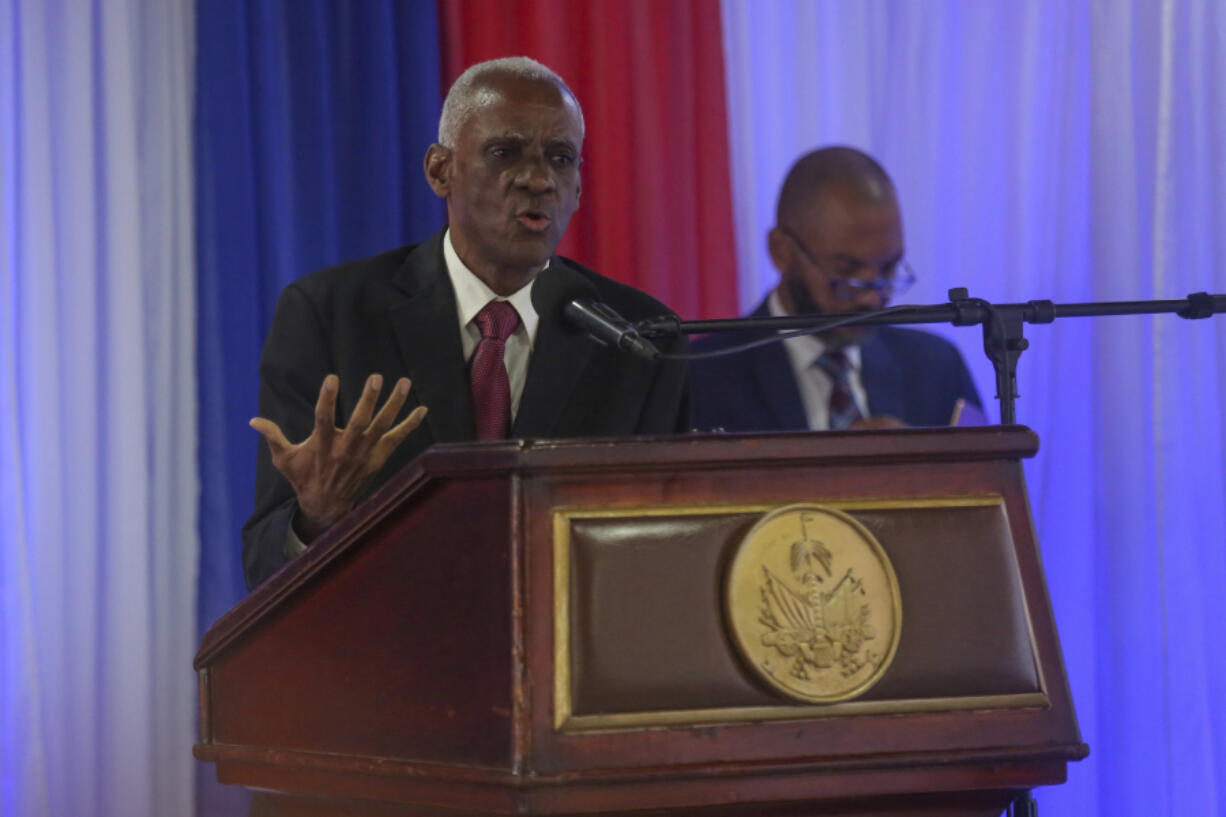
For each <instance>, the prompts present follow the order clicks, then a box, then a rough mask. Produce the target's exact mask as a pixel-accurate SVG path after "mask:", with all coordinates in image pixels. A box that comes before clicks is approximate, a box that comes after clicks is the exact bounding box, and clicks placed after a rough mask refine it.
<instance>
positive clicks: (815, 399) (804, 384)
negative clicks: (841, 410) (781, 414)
mask: <svg viewBox="0 0 1226 817" xmlns="http://www.w3.org/2000/svg"><path fill="white" fill-rule="evenodd" d="M766 307H767V309H769V310H770V314H771V317H775V318H780V317H785V316H787V315H788V313H787V312H784V311H783V304H782V303H781V302H780V300H779V290H778V289H776V290H774V291H773V292H771V294H770V297H769V298H768V299H767V300H766ZM783 348H784V349H785V350H786V351H787V353H788V360H789V361H790V362H791V364H792V373H793V374H794V375H795V376H796V385H797V387H798V388H799V389H800V401H801V403H803V404H804V408H805V417H806V418H807V419H808V421H809V428H811V429H812V430H814V431H827V430H829V429H830V391H831V389H832V388H833V383H831V381H830V375H828V374H826V372H825V370H823V369H822V367H821V366H818V365H817V359H818V358H819V357H821V356H822V352H824V351H826V344H825V343H823V342H822V341H821V339H820V338H818V337H817V336H816V335H799V336H797V337H792V338H787V339H786V340H784V341H783ZM843 352H844V354H846V355H847V367H848V372H847V375H848V378H847V379H848V384H849V385H850V386H851V396H852V399H853V400H855V402H856V408H858V409H859V410H860V414H861V416H863V417H869V416H871V415H870V414H869V410H868V394H867V393H866V392H865V391H864V384H863V383H862V382H861V380H860V347H859V346H845V347H843Z"/></svg>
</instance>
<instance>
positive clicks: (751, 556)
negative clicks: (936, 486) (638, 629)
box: [727, 505, 902, 702]
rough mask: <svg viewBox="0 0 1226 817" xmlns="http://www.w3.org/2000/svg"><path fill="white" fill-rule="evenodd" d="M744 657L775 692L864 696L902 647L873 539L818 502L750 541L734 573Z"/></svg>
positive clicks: (810, 697)
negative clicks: (899, 646) (897, 650)
mask: <svg viewBox="0 0 1226 817" xmlns="http://www.w3.org/2000/svg"><path fill="white" fill-rule="evenodd" d="M727 605H728V620H729V623H730V625H731V629H732V632H733V636H734V639H733V640H734V641H735V642H736V644H737V646H738V648H739V649H740V652H741V654H742V656H743V657H744V658H745V660H746V662H747V663H748V664H749V665H750V666H751V667H752V668H753V669H754V670H755V671H756V672H757V674H758V675H759V676H760V677H761V678H762V679H763V680H764V681H766V683H768V684H769V685H770V686H772V687H774V688H775V689H777V690H779V691H780V692H783V693H785V694H787V695H789V696H791V697H793V698H798V699H800V700H804V701H811V702H833V701H841V700H847V699H849V698H854V697H856V696H858V695H860V694H862V693H863V692H864V691H865V690H867V689H868V688H869V687H870V686H872V685H873V684H874V683H876V681H877V680H878V679H879V678H880V677H881V675H882V674H883V673H884V672H885V669H886V668H887V667H888V666H889V663H890V661H891V660H892V659H893V657H894V652H895V650H896V649H897V646H898V636H899V632H900V629H901V628H900V624H901V617H902V608H901V602H900V598H899V592H898V581H897V579H896V578H895V576H894V570H893V567H892V566H891V565H890V562H889V559H888V557H887V556H886V553H885V551H884V550H883V549H882V547H881V545H880V544H879V543H878V542H877V540H876V539H875V538H874V537H873V535H872V534H871V533H870V532H869V531H868V530H867V529H865V528H864V526H863V525H861V524H860V523H858V522H857V521H856V520H854V519H852V518H851V517H849V516H847V515H846V514H843V513H841V512H839V511H836V510H834V509H831V508H826V507H823V506H820V505H790V506H787V507H785V508H779V509H777V510H775V511H772V512H771V513H768V514H767V515H766V516H764V517H763V518H762V519H761V520H760V521H759V522H758V523H757V524H756V525H754V527H753V529H751V530H750V532H749V533H748V535H746V537H745V540H744V541H743V542H742V543H741V547H740V549H739V550H738V552H737V554H736V556H735V558H734V559H733V561H732V564H731V567H730V569H729V572H728V593H727Z"/></svg>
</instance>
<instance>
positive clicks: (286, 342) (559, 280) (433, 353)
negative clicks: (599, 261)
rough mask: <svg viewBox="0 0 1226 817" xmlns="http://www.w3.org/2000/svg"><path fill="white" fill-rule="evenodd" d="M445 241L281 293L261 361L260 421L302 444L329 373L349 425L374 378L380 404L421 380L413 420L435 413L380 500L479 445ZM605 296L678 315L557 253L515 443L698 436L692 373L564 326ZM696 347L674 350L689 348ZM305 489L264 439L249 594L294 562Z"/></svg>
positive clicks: (541, 295) (388, 470)
mask: <svg viewBox="0 0 1226 817" xmlns="http://www.w3.org/2000/svg"><path fill="white" fill-rule="evenodd" d="M442 237H443V233H442V231H440V232H438V233H436V234H435V235H434V236H433V237H432V238H430V240H429V241H427V242H425V243H424V244H419V245H417V246H414V247H402V248H400V249H397V250H392V251H390V252H387V253H383V254H381V255H377V256H374V257H373V258H368V259H364V260H361V261H355V262H352V263H348V264H342V265H340V266H337V267H331V268H329V269H325V270H321V271H319V272H316V273H313V274H311V275H308V276H306V277H304V278H301V279H299V280H298V281H295V282H294V283H292V284H290V285H289V286H288V287H286V288H285V290H284V291H283V292H282V294H281V298H280V300H279V301H278V302H277V309H276V313H275V316H274V317H273V323H272V327H271V329H270V330H269V334H268V339H267V340H266V341H265V343H264V351H263V354H262V356H261V358H260V416H262V417H266V418H268V419H270V420H273V421H275V422H276V423H278V424H279V425H280V426H281V429H282V430H283V431H284V432H285V435H286V436H287V437H288V438H289V439H290V440H291V441H293V442H298V441H300V440H303V439H305V438H306V437H307V436H309V435H310V433H311V429H312V427H313V425H314V413H315V412H314V406H315V401H316V398H317V397H318V394H319V388H320V384H321V383H322V382H323V379H324V377H325V376H326V375H327V374H328V373H330V372H335V373H336V374H337V375H338V376H339V377H340V393H339V395H338V399H337V424H338V425H342V426H343V425H344V424H346V423H347V422H348V418H349V416H350V414H351V413H352V412H353V409H354V406H355V405H356V403H357V400H358V398H359V397H360V396H361V392H362V387H363V385H364V384H365V381H366V378H367V376H368V375H370V374H373V373H376V372H377V373H380V374H382V375H383V394H382V395H381V397H380V400H379V404H380V405H382V403H383V401H384V400H386V399H387V396H388V395H389V394H390V393H391V388H392V386H393V385H394V384H395V382H396V380H397V379H398V378H400V377H402V376H403V377H408V378H410V379H411V380H412V381H413V387H412V391H411V392H410V395H409V399H408V401H407V403H406V405H405V407H404V409H403V410H402V412H401V418H403V417H404V416H405V415H407V413H408V412H409V411H411V410H412V409H413V408H414V407H415V406H417V405H419V404H425V405H426V406H428V407H429V409H430V411H429V413H428V414H427V415H426V419H425V422H424V423H423V425H422V427H421V428H418V429H417V430H416V431H414V432H413V433H412V434H411V435H410V436H409V438H408V439H407V440H406V441H405V442H404V443H403V444H402V445H401V446H400V448H398V449H397V450H396V452H395V453H394V454H393V455H392V456H391V458H390V459H389V460H388V462H387V464H386V465H385V466H384V468H383V469H382V470H381V471H380V472H379V474H378V475H376V478H375V480H374V481H373V484H372V486H371V489H370V490H372V491H373V490H374V489H375V488H376V487H378V486H379V485H380V484H382V483H383V482H385V481H386V480H387V479H388V478H389V477H390V476H391V475H392V474H394V473H396V472H397V471H398V470H400V469H401V468H402V467H403V466H404V465H405V464H407V463H408V462H409V461H410V460H411V459H413V458H414V457H415V456H417V454H419V453H421V451H423V450H424V449H425V448H426V447H427V446H429V445H430V444H431V443H434V442H460V441H467V440H472V439H474V437H475V432H474V425H473V405H472V397H471V392H470V388H469V381H468V371H467V368H466V366H465V363H464V359H463V352H462V347H461V345H460V333H459V327H458V326H457V324H456V321H457V318H456V303H455V293H454V291H453V289H452V286H451V281H450V279H449V277H448V275H447V270H446V266H445V264H444V261H443V242H442ZM584 296H586V297H592V298H596V299H598V300H601V301H603V302H605V303H607V304H609V305H610V306H611V307H613V308H614V309H615V310H617V311H618V312H619V313H620V314H622V315H623V316H625V317H626V318H628V319H629V320H632V321H633V320H639V319H642V318H647V317H652V316H655V315H661V314H667V313H669V310H668V308H667V307H665V306H664V305H663V304H661V303H659V302H658V301H656V300H655V299H653V298H651V297H649V296H647V295H645V294H644V293H642V292H639V291H638V290H635V289H633V288H631V287H628V286H625V285H623V284H619V283H617V282H615V281H611V280H609V279H608V278H604V277H603V276H600V275H598V274H597V273H595V272H592V271H591V270H589V269H586V268H584V267H582V266H580V265H578V264H576V263H574V262H573V261H570V260H568V259H565V258H561V257H556V258H554V259H553V262H552V263H551V264H550V266H549V267H548V268H547V269H546V270H545V271H544V272H542V273H541V274H540V276H539V277H538V278H537V281H536V284H535V285H534V288H533V304H534V306H535V308H536V309H537V312H538V313H539V314H540V316H541V321H540V324H539V325H538V327H537V335H536V339H535V342H534V345H533V352H532V358H531V360H530V362H529V364H528V375H527V381H526V383H525V385H524V393H523V396H522V398H521V400H520V405H519V411H518V413H517V415H516V418H515V423H514V425H513V426H512V429H511V436H513V437H574V436H587V435H627V434H659V433H670V432H681V431H685V430H687V429H688V428H689V420H690V417H689V387H688V384H687V381H686V378H685V368H684V365H683V364H681V363H677V362H648V361H644V360H641V359H639V358H635V357H632V356H631V355H629V354H627V353H625V352H622V351H619V350H616V349H611V348H608V347H604V346H600V345H599V344H597V343H596V342H594V341H592V340H590V339H589V338H587V337H586V336H583V335H579V334H576V333H574V332H572V331H570V330H568V329H566V328H565V327H564V326H563V325H562V324H561V322H560V321H559V320H558V318H557V316H558V315H560V309H561V303H562V302H564V301H565V300H569V298H571V297H584ZM683 350H684V343H678V344H673V345H672V346H671V347H670V348H666V349H664V350H663V351H666V352H679V351H683ZM296 508H297V504H296V500H295V498H294V492H293V489H292V488H291V487H290V485H289V483H288V481H286V480H285V478H284V477H282V476H281V474H280V473H279V472H278V471H277V470H276V468H274V467H273V465H272V461H271V457H270V455H269V451H268V446H267V445H266V444H265V443H264V441H263V440H262V439H261V440H260V442H259V454H258V460H257V466H256V492H255V510H254V511H253V513H252V515H251V518H250V519H248V520H247V523H246V524H245V525H244V526H243V569H244V573H245V575H246V578H247V584H248V586H249V587H254V586H255V585H256V584H259V583H260V582H262V581H263V580H264V579H266V578H267V577H268V576H270V575H271V574H272V573H274V572H275V571H276V570H277V569H278V568H279V567H280V566H281V565H282V564H283V563H284V562H285V561H286V558H285V556H284V553H283V551H284V546H285V538H286V533H287V529H288V526H289V524H290V521H291V519H292V518H293V515H294V512H295V510H296Z"/></svg>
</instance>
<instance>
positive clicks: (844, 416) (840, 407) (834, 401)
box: [814, 349, 862, 431]
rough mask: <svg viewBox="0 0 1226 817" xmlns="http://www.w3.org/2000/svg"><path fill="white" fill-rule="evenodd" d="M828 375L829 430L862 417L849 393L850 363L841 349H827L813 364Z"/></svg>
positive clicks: (839, 427)
mask: <svg viewBox="0 0 1226 817" xmlns="http://www.w3.org/2000/svg"><path fill="white" fill-rule="evenodd" d="M814 365H816V366H818V367H820V368H821V370H822V371H824V372H825V373H826V374H827V375H829V376H830V430H831V431H838V430H839V429H842V428H847V427H848V426H849V425H851V424H852V423H854V422H855V421H856V420H859V419H862V415H861V414H860V409H858V408H856V399H855V397H854V396H853V395H852V393H851V377H850V373H851V365H850V364H849V363H848V362H847V355H846V354H844V353H843V350H842V349H828V350H826V351H825V352H822V356H821V357H819V358H818V359H817V363H816V364H814Z"/></svg>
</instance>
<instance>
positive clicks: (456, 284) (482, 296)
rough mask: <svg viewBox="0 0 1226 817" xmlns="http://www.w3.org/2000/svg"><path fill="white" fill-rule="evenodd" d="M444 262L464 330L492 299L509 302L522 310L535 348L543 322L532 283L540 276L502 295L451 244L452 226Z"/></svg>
mask: <svg viewBox="0 0 1226 817" xmlns="http://www.w3.org/2000/svg"><path fill="white" fill-rule="evenodd" d="M443 262H444V263H445V264H446V265H447V275H448V277H449V278H451V288H452V289H454V290H455V302H456V311H457V316H458V318H459V320H460V328H461V329H463V328H464V327H465V326H468V324H469V322H471V321H472V319H473V318H475V317H476V316H477V313H478V312H480V311H481V310H482V309H484V308H485V305H486V304H488V303H489V302H490V301H509V302H510V304H511V306H513V307H515V311H516V312H518V313H519V322H520V325H521V326H522V327H523V329H524V331H525V332H526V333H527V335H528V347H529V348H531V347H532V345H533V343H534V342H535V341H536V328H537V326H538V325H539V324H540V316H539V315H537V314H536V308H535V307H533V306H532V286H533V284H535V283H536V278H533V279H532V281H531V282H530V283H528V284H527V285H525V286H522V287H520V288H519V290H517V291H516V292H514V293H513V294H512V295H510V296H509V297H503V296H501V295H499V294H498V293H497V292H495V291H494V290H492V289H490V288H489V285H488V284H486V283H485V281H482V280H481V279H480V278H478V277H477V276H476V274H475V273H474V272H473V271H472V270H470V269H469V268H468V267H467V266H465V264H464V262H463V261H461V260H460V256H459V253H457V252H456V251H455V245H454V244H452V243H451V230H450V229H448V230H447V232H445V233H444V234H443ZM545 266H549V265H548V264H546V265H545Z"/></svg>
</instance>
